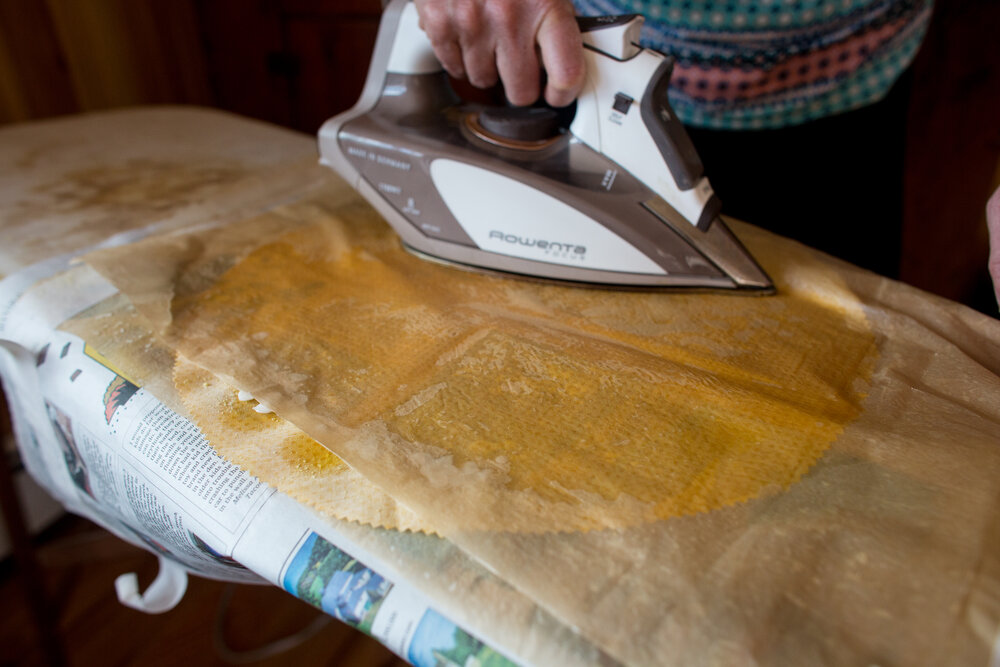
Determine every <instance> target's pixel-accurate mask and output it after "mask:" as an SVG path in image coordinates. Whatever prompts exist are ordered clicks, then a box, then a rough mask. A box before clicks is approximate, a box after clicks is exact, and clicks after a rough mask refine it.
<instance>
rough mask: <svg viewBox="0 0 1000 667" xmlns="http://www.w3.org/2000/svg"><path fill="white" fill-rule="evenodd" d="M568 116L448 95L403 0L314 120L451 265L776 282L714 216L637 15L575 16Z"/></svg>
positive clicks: (392, 217) (394, 219)
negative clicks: (355, 79)
mask: <svg viewBox="0 0 1000 667" xmlns="http://www.w3.org/2000/svg"><path fill="white" fill-rule="evenodd" d="M578 22H579V25H580V29H581V32H582V34H583V40H584V44H585V49H584V56H585V60H586V63H587V76H586V84H585V86H584V89H583V92H582V93H581V95H580V96H579V98H578V99H577V102H576V110H575V115H574V116H573V118H572V121H571V122H569V123H568V126H567V124H566V123H560V119H559V113H558V112H557V111H555V110H552V109H544V108H514V107H491V106H486V105H482V104H474V103H469V102H465V101H463V100H461V99H460V98H459V97H458V96H457V95H456V93H455V92H454V90H453V89H452V87H451V85H450V83H449V80H448V76H447V75H446V74H445V72H444V71H443V69H442V67H441V65H440V63H439V62H438V60H437V59H436V57H435V56H434V52H433V50H432V48H431V45H430V42H429V40H428V39H427V37H426V36H425V34H424V33H423V31H422V30H421V29H420V27H419V17H418V15H417V12H416V8H415V7H414V5H413V3H412V2H411V1H410V0H394V1H393V2H391V3H390V4H389V5H388V6H387V7H386V9H385V10H384V12H383V16H382V20H381V24H380V27H379V33H378V37H377V40H376V45H375V51H374V55H373V57H372V61H371V65H370V68H369V72H368V77H367V80H366V83H365V87H364V90H363V91H362V94H361V97H360V99H359V101H358V102H357V104H356V105H355V106H354V107H353V108H352V109H350V110H348V111H346V112H344V113H342V114H340V115H337V116H335V117H333V118H331V119H329V120H328V121H327V122H326V123H324V125H323V127H322V128H321V129H320V132H319V149H320V162H321V163H322V164H324V165H326V166H329V167H331V168H333V169H334V170H336V171H337V172H338V173H339V174H340V175H341V176H342V177H343V178H344V179H346V180H347V181H348V182H349V183H350V184H351V185H353V186H354V187H355V188H356V189H357V190H358V191H359V192H360V193H361V194H362V195H363V196H364V197H365V198H366V199H367V200H368V201H369V202H370V203H371V204H372V205H373V206H374V207H375V208H376V209H377V210H378V211H379V212H380V213H381V214H382V215H383V216H384V217H385V219H386V220H387V221H388V222H389V224H391V225H392V227H393V228H394V229H395V230H396V232H397V233H398V234H399V236H400V237H401V239H402V241H403V244H404V245H405V246H406V248H407V249H409V250H411V251H412V252H414V253H416V254H418V255H420V256H422V257H425V258H428V259H432V260H436V261H441V262H445V263H448V264H453V265H457V266H459V267H462V268H467V269H474V270H482V271H488V272H500V273H503V274H513V275H516V276H520V277H529V278H536V279H544V280H556V281H565V282H571V283H575V284H580V285H592V286H594V285H596V286H605V287H612V288H616V289H618V288H640V289H643V288H667V289H671V288H673V289H681V288H694V289H708V290H727V291H733V292H740V293H755V294H766V293H770V292H773V290H774V286H773V283H772V282H771V280H770V278H769V277H768V276H767V274H766V273H765V272H764V271H763V270H762V269H761V267H760V266H759V265H758V264H757V262H756V261H755V260H754V259H753V257H752V256H751V255H750V253H749V252H748V251H747V250H746V248H745V247H744V246H743V245H742V244H741V243H740V241H739V240H738V239H737V238H736V236H735V235H734V234H733V233H732V232H731V231H730V229H729V228H728V227H727V226H726V224H725V223H724V222H723V221H722V219H721V218H720V217H719V211H720V208H721V207H720V203H719V199H718V197H717V196H716V195H715V193H714V192H713V190H712V187H711V186H710V185H709V182H708V179H707V178H706V177H705V175H704V173H703V172H704V169H703V166H702V163H701V160H700V159H699V157H698V154H697V152H696V151H695V148H694V146H693V145H692V143H691V140H690V138H689V137H688V135H687V133H686V132H685V130H684V127H683V125H682V124H681V123H680V121H679V120H678V119H677V117H676V116H675V115H674V113H673V110H672V109H671V108H670V106H669V104H668V102H667V83H668V82H669V79H670V73H671V70H672V67H673V60H672V59H671V58H670V57H668V56H665V55H663V54H661V53H658V52H656V51H654V50H651V49H645V48H642V47H640V46H638V38H639V30H640V28H641V26H642V22H643V18H642V16H639V15H635V14H633V15H627V16H609V17H593V18H580V19H578Z"/></svg>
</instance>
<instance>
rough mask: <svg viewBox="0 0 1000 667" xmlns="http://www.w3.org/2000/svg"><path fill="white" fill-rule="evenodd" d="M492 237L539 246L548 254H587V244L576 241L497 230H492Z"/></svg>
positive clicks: (577, 255) (515, 243)
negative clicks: (548, 238) (561, 241)
mask: <svg viewBox="0 0 1000 667" xmlns="http://www.w3.org/2000/svg"><path fill="white" fill-rule="evenodd" d="M490 238H491V239H498V240H500V241H503V242H504V243H510V244H511V245H520V246H524V247H526V248H538V249H539V250H541V251H543V252H545V254H547V255H559V256H562V257H573V258H574V259H583V258H584V256H585V255H586V254H587V246H582V245H577V244H575V243H560V242H558V241H546V240H544V239H533V238H528V237H525V236H517V235H516V234H504V233H503V232H499V231H496V230H493V231H491V232H490Z"/></svg>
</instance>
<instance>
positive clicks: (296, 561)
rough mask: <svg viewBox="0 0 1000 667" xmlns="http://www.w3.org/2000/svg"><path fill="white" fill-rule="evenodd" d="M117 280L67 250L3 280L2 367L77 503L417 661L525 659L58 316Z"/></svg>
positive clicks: (26, 450)
mask: <svg viewBox="0 0 1000 667" xmlns="http://www.w3.org/2000/svg"><path fill="white" fill-rule="evenodd" d="M113 293H114V290H113V288H111V287H110V286H109V285H108V284H107V283H105V282H104V281H103V279H101V278H100V277H98V276H97V275H96V274H94V273H92V272H91V271H90V269H89V268H87V267H85V266H76V267H71V266H70V264H69V262H68V260H67V259H65V258H64V259H57V260H54V261H49V262H45V263H43V264H40V265H36V266H34V267H29V268H28V269H26V270H24V271H22V272H19V273H16V274H14V275H12V276H9V277H7V278H6V279H4V280H3V281H0V307H2V310H0V349H2V353H0V374H2V376H3V380H4V388H5V390H6V394H7V398H8V402H9V405H10V410H11V415H12V419H13V423H14V430H15V436H16V439H17V442H18V447H19V451H20V453H21V456H22V458H23V460H24V462H25V466H26V468H27V469H28V470H29V472H30V473H31V474H32V476H33V477H34V478H35V479H36V480H37V481H38V482H39V483H40V484H41V485H42V486H43V487H45V488H46V489H47V490H48V491H49V492H50V493H51V494H52V495H53V496H54V497H55V498H57V499H58V500H60V501H61V502H62V503H63V504H64V505H65V506H66V508H67V509H68V510H70V511H72V512H75V513H77V514H80V515H83V516H85V517H88V518H89V519H91V520H92V521H94V522H96V523H98V524H99V525H101V526H103V527H105V528H106V529H108V530H110V531H111V532H113V533H114V534H116V535H118V536H119V537H121V538H122V539H125V540H126V541H128V542H131V543H132V544H135V545H137V546H140V547H142V548H145V549H146V550H148V551H150V552H152V553H154V554H156V555H158V556H159V557H160V558H161V564H163V563H167V564H174V565H180V566H182V567H183V569H184V570H185V571H187V572H190V573H194V574H196V575H198V576H203V577H208V578H213V579H220V580H226V581H234V582H256V583H262V582H270V583H272V584H275V585H277V586H280V587H282V588H284V589H285V590H286V591H288V592H289V593H291V594H292V595H295V596H296V597H299V598H300V599H302V600H304V601H306V602H309V603H310V604H313V605H314V606H316V607H317V608H319V609H321V610H322V611H324V612H325V613H327V614H330V615H331V616H333V617H335V618H337V619H339V620H341V621H343V622H344V623H347V624H348V625H351V626H353V627H355V628H357V629H359V630H361V631H363V632H366V633H368V634H370V635H372V636H373V637H375V638H376V639H378V640H379V641H381V642H382V643H383V644H385V645H386V646H387V647H388V648H389V649H390V650H392V651H393V652H395V653H396V654H398V655H399V656H401V657H403V658H404V659H406V660H408V661H409V662H411V663H412V664H414V665H428V666H431V665H439V664H479V665H494V666H504V665H514V664H517V663H515V662H514V661H513V660H512V659H510V658H509V657H507V656H506V655H504V654H503V653H501V652H500V651H499V650H497V649H496V648H494V647H493V646H491V645H489V644H487V643H486V642H484V641H482V640H481V639H480V638H477V637H476V636H474V635H473V634H472V633H470V632H468V631H466V630H465V629H463V628H461V627H459V626H458V625H457V624H456V623H454V622H453V621H451V620H449V619H448V618H446V617H445V616H444V615H442V614H441V613H439V612H437V611H435V610H434V609H433V608H432V606H431V600H430V599H429V598H428V597H427V595H426V594H424V593H423V592H422V591H420V590H418V589H417V588H415V587H413V586H411V585H409V584H408V583H407V582H406V581H403V580H401V578H400V577H399V576H398V575H396V574H395V573H394V572H393V568H392V567H390V566H387V565H386V564H384V563H381V562H380V560H379V558H378V557H377V556H376V555H374V554H372V553H370V552H368V551H366V550H364V549H362V548H361V547H359V546H358V545H357V544H354V543H353V542H351V541H350V540H348V539H347V538H345V537H344V536H343V535H340V534H338V532H337V530H336V529H335V527H334V525H333V524H332V523H331V522H330V521H329V520H327V519H324V518H323V517H320V516H318V515H316V514H315V512H313V511H312V510H310V509H308V508H305V507H303V506H300V505H299V504H298V503H296V502H295V501H293V500H291V499H290V498H288V497H287V496H285V495H283V494H281V493H279V492H277V491H275V490H274V489H272V488H270V487H269V486H267V485H266V484H264V483H263V482H261V481H260V480H258V479H256V478H254V477H252V476H250V475H249V474H247V473H246V472H244V471H243V470H241V469H240V468H238V467H237V466H235V465H233V464H230V463H228V462H227V461H225V460H223V459H222V458H221V457H219V456H218V455H217V454H216V453H215V451H214V450H213V449H212V447H211V446H210V444H209V443H208V441H207V440H206V439H205V438H204V436H203V435H202V434H201V432H200V431H199V429H198V428H197V426H196V425H195V424H193V423H192V422H191V421H189V420H188V419H187V418H185V417H184V416H183V415H181V414H178V413H177V412H175V411H173V410H172V409H170V408H169V407H167V406H166V405H164V404H163V403H162V402H160V401H159V400H158V399H157V398H156V397H154V396H153V395H152V394H150V393H148V392H147V391H146V390H144V389H143V388H142V387H140V386H139V385H138V383H137V382H135V381H134V380H133V379H132V378H130V377H128V376H127V375H126V374H125V373H123V372H121V371H120V370H119V369H117V368H116V367H115V365H114V363H113V362H112V361H109V360H108V359H106V358H104V357H103V356H102V355H101V354H100V353H99V352H98V351H97V350H95V349H94V348H92V347H91V346H90V345H88V343H87V342H86V341H84V340H82V339H81V338H79V337H77V336H74V335H72V334H70V333H66V332H63V331H59V330H57V328H56V327H57V326H58V324H60V323H61V322H62V321H64V320H66V319H67V318H69V317H71V316H72V315H74V314H75V313H77V312H79V311H81V310H84V309H85V308H87V307H89V306H91V305H93V304H95V303H98V302H99V301H101V300H103V299H105V298H107V297H108V296H110V295H112V294H113ZM161 567H162V565H161ZM167 580H169V581H173V582H174V583H173V584H168V585H173V586H174V587H175V588H176V587H177V586H180V587H181V588H180V590H179V591H176V590H175V591H172V592H170V594H168V595H167V598H166V599H168V600H170V601H171V602H170V603H169V604H168V605H166V606H172V604H175V603H176V602H177V601H178V600H179V599H180V597H181V595H182V594H183V586H184V584H185V580H184V579H183V577H182V578H181V579H180V583H176V582H177V579H176V578H174V579H170V578H167ZM121 595H122V593H120V596H121ZM161 610H164V609H156V611H161Z"/></svg>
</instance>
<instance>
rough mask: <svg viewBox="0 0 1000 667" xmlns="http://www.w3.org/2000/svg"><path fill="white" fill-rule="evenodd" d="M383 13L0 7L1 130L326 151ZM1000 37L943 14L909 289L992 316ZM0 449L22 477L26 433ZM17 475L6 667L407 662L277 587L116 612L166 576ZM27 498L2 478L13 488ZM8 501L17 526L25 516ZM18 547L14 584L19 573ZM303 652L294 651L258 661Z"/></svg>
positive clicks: (912, 170)
mask: <svg viewBox="0 0 1000 667" xmlns="http://www.w3.org/2000/svg"><path fill="white" fill-rule="evenodd" d="M380 10H381V2H380V0H142V1H136V0H0V125H4V124H10V123H21V122H37V121H43V120H44V119H45V118H50V117H54V116H60V115H65V114H76V113H85V112H90V111H98V110H102V109H109V108H115V107H123V106H134V105H149V104H193V105H202V106H209V107H215V108H219V109H224V110H228V111H231V112H233V113H237V114H241V115H244V116H249V117H253V118H257V119H260V120H262V121H267V122H270V123H275V124H278V125H282V126H285V127H288V128H292V129H295V130H299V131H301V132H304V133H307V134H315V132H316V131H317V129H318V128H319V126H320V124H321V123H322V122H323V121H324V120H326V119H327V118H328V117H330V116H332V115H333V114H335V113H337V112H339V111H342V110H344V109H346V108H348V107H350V106H351V105H353V103H354V102H355V100H356V99H357V97H358V95H359V93H360V91H361V87H362V84H363V82H364V78H365V74H366V71H367V67H368V60H369V57H370V53H371V49H372V45H373V44H374V41H375V34H376V31H377V29H378V20H379V14H380ZM998 26H1000V2H998V1H997V0H936V2H935V10H934V17H933V19H932V22H931V26H930V31H929V34H928V36H927V39H926V41H925V43H924V46H923V48H922V50H921V52H920V54H919V56H918V58H917V60H916V62H915V63H914V66H913V79H912V89H911V100H910V108H909V114H908V121H907V146H906V151H907V153H906V164H907V170H906V174H905V209H904V238H903V263H902V276H901V277H902V279H903V280H904V281H905V282H907V283H910V284H912V285H915V286H917V287H919V288H921V289H924V290H927V291H929V292H932V293H935V294H938V295H941V296H944V297H946V298H949V299H953V300H956V301H959V302H962V303H965V304H966V305H969V306H971V307H974V308H976V309H978V310H980V311H982V312H985V313H988V314H990V315H993V316H997V315H998V312H997V305H996V302H995V300H994V297H993V292H992V287H991V285H990V282H989V276H988V274H987V272H986V258H987V253H988V239H987V232H986V224H985V215H984V207H985V203H986V200H987V198H988V197H989V195H990V193H991V192H992V191H993V189H994V188H996V187H997V186H998V185H1000V46H998V44H1000V38H998V37H997V29H998ZM2 148H3V147H2V145H0V150H2ZM859 157H860V158H861V159H863V156H859ZM775 177H776V178H780V174H775ZM822 205H823V203H822V202H817V206H822ZM858 214H859V215H864V211H863V209H862V208H859V211H858ZM872 222H873V223H874V224H877V222H878V221H872ZM0 224H2V221H0ZM858 242H859V243H863V242H864V239H858ZM0 410H2V402H0ZM3 417H5V415H3V414H0V418H3ZM0 432H2V434H3V439H4V443H3V444H4V447H3V453H4V454H5V455H8V458H9V463H10V464H11V465H10V466H8V467H11V468H14V471H15V473H17V472H18V471H17V463H16V460H15V457H13V456H12V450H13V445H12V442H11V436H10V429H9V426H5V425H2V424H0ZM16 477H17V483H16V485H17V487H18V488H19V490H20V494H19V495H20V497H21V503H22V504H23V505H24V506H25V507H24V508H23V509H24V510H25V512H26V514H27V515H28V522H27V525H26V526H25V525H19V526H15V529H16V530H15V531H12V532H17V534H16V535H13V536H11V537H12V539H10V540H7V541H5V540H4V539H3V537H4V534H3V531H2V530H0V558H3V559H4V560H3V561H2V562H0V608H2V609H3V610H4V621H3V622H0V645H2V646H4V651H3V652H2V654H3V655H0V665H8V664H41V663H51V664H65V663H70V664H76V663H79V664H89V663H91V662H99V663H100V664H133V663H137V662H142V663H143V664H160V663H167V664H176V663H177V662H180V661H190V662H192V663H194V664H214V663H228V664H238V663H253V664H287V662H288V661H289V660H295V661H305V662H309V663H326V664H351V665H353V664H359V665H387V666H388V665H396V664H402V663H401V662H400V661H397V660H396V659H395V658H394V657H393V656H392V655H391V654H389V653H388V651H386V650H385V649H384V648H382V647H381V646H380V645H378V644H377V643H376V642H374V641H372V640H370V639H368V638H365V637H362V636H360V635H357V634H356V633H353V631H351V630H350V629H349V628H347V626H344V625H341V624H338V623H333V624H331V625H329V626H327V627H324V628H323V631H322V632H318V633H315V634H313V632H312V628H313V627H314V624H316V623H321V622H323V621H322V619H318V618H317V617H318V616H319V615H318V613H317V612H315V610H313V609H311V608H309V607H307V606H305V605H304V603H300V602H299V601H298V600H296V599H294V598H292V597H291V596H289V595H286V594H285V593H283V592H281V591H280V590H278V589H276V588H274V587H264V588H258V589H255V588H248V587H240V588H238V589H233V588H232V587H227V586H226V585H224V584H221V583H218V582H209V581H206V580H197V579H193V580H192V583H191V588H190V590H189V594H188V596H187V597H186V598H185V600H184V601H183V602H182V603H181V605H180V606H179V607H178V608H177V609H175V610H174V611H172V612H170V613H169V614H167V615H165V616H163V617H148V616H145V615H143V614H139V613H137V612H134V611H131V610H128V609H126V608H124V607H122V606H121V605H119V604H118V603H117V601H116V599H115V598H114V593H113V584H112V582H113V580H114V577H115V576H116V575H117V574H120V573H121V572H126V571H130V570H132V571H136V572H138V573H139V575H140V580H141V582H142V583H143V584H146V583H148V582H149V581H150V580H151V579H152V577H153V576H154V575H155V572H156V561H155V558H153V557H152V556H151V555H149V554H147V553H145V552H143V551H141V550H138V549H135V548H133V547H131V546H130V545H127V544H125V543H123V542H121V541H119V540H117V539H116V538H114V537H112V536H111V535H110V534H108V533H106V532H104V531H103V530H100V529H96V528H95V527H93V526H92V525H90V524H88V523H87V522H84V521H82V520H79V519H73V518H68V517H62V518H59V517H60V516H62V512H61V509H60V508H59V507H58V506H53V504H52V503H51V501H48V503H46V499H45V497H44V494H41V492H40V491H38V490H37V489H32V488H29V487H30V486H31V484H30V481H29V480H26V479H24V475H23V474H17V475H16ZM11 488H13V483H12V482H11V480H10V478H7V479H0V490H4V491H7V490H10V489H11ZM4 495H5V496H6V498H5V501H4V503H3V504H4V506H5V507H4V509H5V510H7V509H8V507H7V506H8V505H9V504H10V503H11V502H15V503H16V502H17V498H16V497H15V498H13V500H12V499H11V497H10V496H9V495H8V494H6V493H5V494H4ZM20 519H23V516H22V517H20ZM20 519H19V518H18V517H14V518H13V521H15V522H16V521H19V520H20ZM11 520H12V519H11V518H10V517H8V520H7V523H8V525H11V523H10V522H11ZM21 523H22V524H23V523H24V522H23V521H21ZM45 526H48V528H47V529H45V530H44V531H43V532H41V535H40V536H38V535H36V536H35V537H31V534H32V533H38V532H39V531H41V530H42V529H43V528H45ZM12 544H13V547H12ZM12 548H13V551H15V552H17V551H20V553H21V556H22V559H21V561H22V564H21V565H19V568H17V569H15V567H14V565H13V563H12V562H11V559H10V558H6V556H7V555H9V554H10V553H11V552H12ZM25 559H26V560H25ZM24 564H26V566H25V565H24ZM15 574H19V576H15ZM231 595H236V596H237V598H236V601H235V602H230V601H229V597H228V596H231ZM55 601H57V602H55ZM52 602H55V604H51V603H52ZM47 605H48V606H47ZM315 627H318V626H315ZM300 631H302V632H306V634H307V635H308V636H306V635H303V634H299V633H300ZM289 635H292V636H295V637H296V641H294V642H292V644H293V646H292V648H291V649H290V651H289V652H285V653H282V654H280V655H273V656H271V655H267V653H266V651H265V652H264V653H261V652H260V651H255V649H256V648H260V647H262V646H269V645H270V644H271V642H274V641H279V640H280V639H281V638H282V637H286V636H289Z"/></svg>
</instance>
